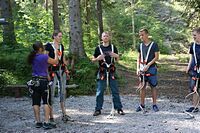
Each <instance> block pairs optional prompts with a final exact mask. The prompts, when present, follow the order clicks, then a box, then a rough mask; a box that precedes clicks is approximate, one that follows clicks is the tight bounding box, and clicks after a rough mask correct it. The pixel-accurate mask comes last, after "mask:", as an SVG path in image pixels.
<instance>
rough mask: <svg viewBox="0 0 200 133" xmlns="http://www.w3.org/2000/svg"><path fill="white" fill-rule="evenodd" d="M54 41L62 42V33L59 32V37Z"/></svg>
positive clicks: (55, 37)
mask: <svg viewBox="0 0 200 133" xmlns="http://www.w3.org/2000/svg"><path fill="white" fill-rule="evenodd" d="M54 40H55V41H56V42H58V43H60V42H61V40H62V33H61V32H59V33H58V35H57V36H54Z"/></svg>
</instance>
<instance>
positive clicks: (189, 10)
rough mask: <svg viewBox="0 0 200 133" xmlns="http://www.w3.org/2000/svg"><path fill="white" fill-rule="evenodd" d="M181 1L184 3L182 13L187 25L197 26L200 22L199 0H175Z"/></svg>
mask: <svg viewBox="0 0 200 133" xmlns="http://www.w3.org/2000/svg"><path fill="white" fill-rule="evenodd" d="M176 1H178V2H182V3H183V4H184V5H185V10H184V11H185V12H184V14H183V16H184V17H186V19H187V22H188V26H189V27H196V26H199V22H200V2H199V0H176Z"/></svg>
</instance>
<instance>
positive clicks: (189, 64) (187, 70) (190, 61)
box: [186, 54, 192, 73]
mask: <svg viewBox="0 0 200 133" xmlns="http://www.w3.org/2000/svg"><path fill="white" fill-rule="evenodd" d="M191 63H192V54H190V59H189V62H188V66H187V68H186V73H188V72H189V70H190V66H191Z"/></svg>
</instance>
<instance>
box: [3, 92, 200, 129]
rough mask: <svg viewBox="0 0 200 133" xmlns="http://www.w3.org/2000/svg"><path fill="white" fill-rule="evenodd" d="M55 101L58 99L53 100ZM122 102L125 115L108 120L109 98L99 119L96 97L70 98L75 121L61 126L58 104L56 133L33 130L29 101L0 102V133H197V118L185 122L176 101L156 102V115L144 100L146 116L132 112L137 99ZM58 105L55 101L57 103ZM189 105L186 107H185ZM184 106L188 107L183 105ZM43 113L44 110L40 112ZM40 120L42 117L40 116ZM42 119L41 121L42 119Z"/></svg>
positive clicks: (125, 97)
mask: <svg viewBox="0 0 200 133" xmlns="http://www.w3.org/2000/svg"><path fill="white" fill-rule="evenodd" d="M56 99H57V98H56ZM121 100H122V103H123V106H124V111H125V113H126V115H124V116H120V115H118V114H116V115H115V116H114V118H113V119H108V115H109V113H110V109H111V102H110V99H109V96H105V101H104V109H103V110H102V115H100V116H97V117H94V116H92V114H93V111H94V107H95V96H80V97H69V98H67V99H66V107H67V113H68V115H70V116H71V117H72V118H73V119H74V120H75V121H74V122H67V123H63V122H62V121H61V110H60V108H59V104H55V105H54V114H55V120H56V123H57V126H58V127H57V128H56V129H51V130H44V129H42V128H41V129H37V128H35V127H34V116H33V110H32V106H31V99H30V98H27V97H23V98H17V99H16V98H10V97H4V98H0V120H1V122H0V132H1V133H14V132H15V133H37V132H48V133H125V132H127V133H134V132H135V133H199V132H200V128H199V127H200V115H199V113H196V114H194V115H195V118H194V119H190V120H188V119H185V118H187V115H186V114H184V113H182V110H183V107H184V104H183V102H179V101H177V100H172V99H167V98H164V97H159V98H158V106H159V107H160V111H159V112H156V113H155V112H153V111H152V109H151V99H150V98H147V99H146V106H147V110H148V112H147V113H146V114H143V113H142V112H135V107H136V106H137V104H138V101H139V100H138V96H136V95H123V96H121ZM57 103H58V99H57ZM187 104H188V105H189V103H187ZM185 106H187V105H185ZM41 112H43V110H41ZM41 116H43V113H41ZM42 119H43V117H42Z"/></svg>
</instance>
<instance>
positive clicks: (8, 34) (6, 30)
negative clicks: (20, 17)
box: [0, 0, 17, 45]
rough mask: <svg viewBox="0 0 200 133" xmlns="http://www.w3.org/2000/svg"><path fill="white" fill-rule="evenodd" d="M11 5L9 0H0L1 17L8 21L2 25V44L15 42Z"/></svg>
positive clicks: (13, 43)
mask: <svg viewBox="0 0 200 133" xmlns="http://www.w3.org/2000/svg"><path fill="white" fill-rule="evenodd" d="M11 5H12V4H11V0H0V13H1V17H2V18H5V19H6V21H8V24H7V25H3V44H5V45H15V44H17V41H16V36H15V31H14V20H13V15H12V6H11Z"/></svg>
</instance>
